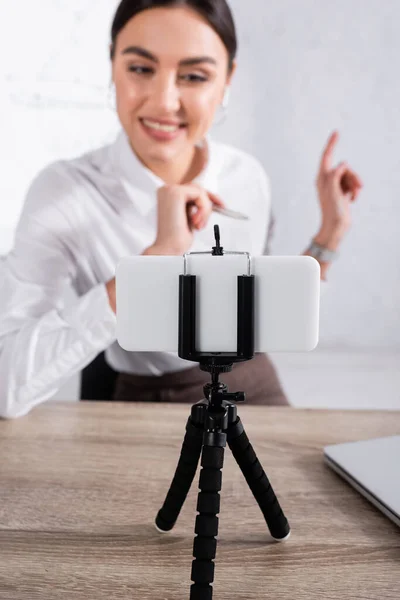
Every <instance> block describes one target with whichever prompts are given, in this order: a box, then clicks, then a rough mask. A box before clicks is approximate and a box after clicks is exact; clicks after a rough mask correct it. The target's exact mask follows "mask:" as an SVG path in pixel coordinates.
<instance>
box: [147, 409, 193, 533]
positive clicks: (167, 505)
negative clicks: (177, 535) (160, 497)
mask: <svg viewBox="0 0 400 600" xmlns="http://www.w3.org/2000/svg"><path fill="white" fill-rule="evenodd" d="M202 412H203V409H202V404H198V405H195V407H193V409H192V415H191V416H190V417H189V419H188V421H187V424H186V434H185V437H184V440H183V444H182V449H181V454H180V457H179V461H178V465H177V467H176V471H175V475H174V478H173V480H172V483H171V486H170V488H169V490H168V493H167V496H166V498H165V501H164V504H163V506H162V507H161V509H160V510H159V511H158V514H157V517H156V522H155V525H156V528H157V529H158V531H160V532H166V531H170V530H171V529H172V528H173V526H174V525H175V522H176V520H177V518H178V516H179V513H180V511H181V508H182V506H183V503H184V502H185V499H186V496H187V494H188V492H189V490H190V486H191V485H192V482H193V479H194V476H195V474H196V470H197V465H198V464H199V459H200V454H201V447H202V444H203V433H204V425H203V424H202V423H201V415H202ZM203 419H204V416H203Z"/></svg>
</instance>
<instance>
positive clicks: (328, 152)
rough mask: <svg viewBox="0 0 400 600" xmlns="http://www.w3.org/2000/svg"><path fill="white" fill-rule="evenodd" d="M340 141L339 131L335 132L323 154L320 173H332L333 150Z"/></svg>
mask: <svg viewBox="0 0 400 600" xmlns="http://www.w3.org/2000/svg"><path fill="white" fill-rule="evenodd" d="M338 139H339V133H338V132H337V131H334V132H333V133H332V134H331V136H330V138H329V140H328V143H327V145H326V147H325V150H324V151H323V153H322V158H321V165H320V173H321V172H323V173H326V172H327V171H330V170H331V168H332V155H333V150H334V148H335V145H336V142H337V141H338Z"/></svg>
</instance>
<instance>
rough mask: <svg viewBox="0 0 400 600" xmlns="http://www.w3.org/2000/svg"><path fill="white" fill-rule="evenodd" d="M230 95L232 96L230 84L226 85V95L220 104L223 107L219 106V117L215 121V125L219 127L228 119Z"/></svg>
mask: <svg viewBox="0 0 400 600" xmlns="http://www.w3.org/2000/svg"><path fill="white" fill-rule="evenodd" d="M229 97H230V88H229V87H228V86H226V88H225V93H224V97H223V99H222V102H221V104H220V107H221V108H219V109H218V111H217V119H216V120H215V121H214V123H213V127H218V126H219V125H221V124H222V123H223V122H224V121H225V120H226V117H227V114H228V110H227V109H228V104H229Z"/></svg>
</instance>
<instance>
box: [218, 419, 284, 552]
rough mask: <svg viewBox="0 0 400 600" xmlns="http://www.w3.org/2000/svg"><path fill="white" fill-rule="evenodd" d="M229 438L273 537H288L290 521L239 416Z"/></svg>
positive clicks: (231, 447)
mask: <svg viewBox="0 0 400 600" xmlns="http://www.w3.org/2000/svg"><path fill="white" fill-rule="evenodd" d="M227 438H228V444H229V447H230V449H231V450H232V454H233V456H234V457H235V459H236V462H237V463H238V465H239V467H240V469H241V471H242V473H243V475H244V476H245V478H246V481H247V483H248V485H249V487H250V489H251V491H252V492H253V495H254V498H255V499H256V500H257V502H258V505H259V507H260V509H261V511H262V513H263V515H264V518H265V520H266V522H267V525H268V528H269V531H270V533H271V535H272V537H273V538H274V539H276V540H278V541H283V540H285V539H287V538H288V537H289V534H290V526H289V523H288V522H287V519H286V517H285V515H284V514H283V511H282V509H281V507H280V504H279V502H278V499H277V497H276V496H275V493H274V490H273V489H272V486H271V484H270V482H269V479H268V477H267V476H266V474H265V472H264V469H263V468H262V466H261V464H260V461H259V460H258V458H257V455H256V453H255V452H254V450H253V446H252V445H251V444H250V442H249V438H248V437H247V435H246V432H245V430H244V428H243V425H242V422H241V420H240V419H239V417H238V418H237V421H236V422H235V423H232V424H231V425H229V427H228V431H227Z"/></svg>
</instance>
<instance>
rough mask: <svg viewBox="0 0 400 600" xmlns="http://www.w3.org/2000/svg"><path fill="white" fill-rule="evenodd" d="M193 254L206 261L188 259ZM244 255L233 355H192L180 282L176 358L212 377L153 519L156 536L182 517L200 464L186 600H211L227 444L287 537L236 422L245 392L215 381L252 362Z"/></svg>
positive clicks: (250, 298) (191, 285) (192, 297)
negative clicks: (235, 366)
mask: <svg viewBox="0 0 400 600" xmlns="http://www.w3.org/2000/svg"><path fill="white" fill-rule="evenodd" d="M214 235H215V241H216V245H215V246H213V249H212V252H211V254H212V255H213V256H223V254H224V250H223V248H222V247H221V246H220V236H219V227H218V225H215V226H214ZM192 254H210V253H209V252H206V253H204V252H201V253H200V252H194V253H192ZM226 254H246V255H247V257H248V273H247V275H240V276H238V286H237V291H238V294H237V300H238V311H237V351H236V353H235V352H211V353H207V352H198V351H197V350H196V326H195V325H196V276H193V275H190V274H187V273H186V255H185V256H184V260H185V269H184V274H183V275H180V276H179V342H178V354H179V356H180V357H181V358H184V359H186V360H190V361H195V362H198V363H199V366H200V369H201V370H203V371H207V372H209V373H210V374H211V382H210V383H207V384H206V385H205V386H204V387H203V391H204V399H202V400H200V401H199V402H197V403H196V404H194V405H193V406H192V409H191V415H190V417H189V419H188V421H187V425H186V435H185V438H184V441H183V445H182V450H181V455H180V458H179V461H178V466H177V468H176V471H175V475H174V478H173V480H172V483H171V486H170V488H169V491H168V493H167V496H166V499H165V501H164V504H163V506H162V508H161V509H160V511H159V512H158V514H157V517H156V527H157V529H158V530H159V531H160V532H166V531H170V530H171V529H172V528H173V526H174V524H175V522H176V520H177V518H178V516H179V513H180V511H181V508H182V506H183V503H184V501H185V499H186V496H187V494H188V492H189V489H190V486H191V484H192V482H193V479H194V476H195V474H196V470H197V466H198V463H199V460H200V457H201V467H202V469H201V471H200V480H199V488H200V492H199V494H198V501H197V511H198V513H199V514H198V515H197V517H196V525H195V534H196V536H195V538H194V546H193V556H194V560H193V562H192V573H191V580H192V581H193V584H192V585H191V588H190V600H211V599H212V594H213V588H212V585H211V584H212V583H213V581H214V566H215V565H214V559H215V556H216V548H217V535H218V517H217V514H218V513H219V512H220V494H219V492H220V491H221V487H222V467H223V460H224V451H225V447H226V443H228V445H229V447H230V449H231V451H232V453H233V456H234V457H235V459H236V461H237V463H238V465H239V467H240V469H241V471H242V473H243V475H244V477H245V479H246V481H247V483H248V485H249V487H250V489H251V491H252V493H253V495H254V497H255V499H256V501H257V503H258V505H259V507H260V509H261V511H262V513H263V515H264V518H265V521H266V523H267V525H268V528H269V531H270V533H271V536H272V537H273V538H274V539H275V540H276V541H283V540H286V539H287V538H288V537H289V535H290V527H289V523H288V521H287V519H286V517H285V515H284V514H283V511H282V509H281V507H280V504H279V502H278V499H277V497H276V495H275V493H274V491H273V489H272V487H271V484H270V482H269V480H268V477H267V475H266V474H265V472H264V470H263V468H262V466H261V464H260V462H259V460H258V458H257V456H256V454H255V452H254V450H253V447H252V445H251V444H250V442H249V439H248V437H247V435H246V433H245V431H244V428H243V425H242V422H241V420H240V418H239V417H238V415H237V407H236V404H235V402H244V401H245V393H244V392H233V393H229V392H228V388H227V386H226V385H225V384H223V383H222V382H220V381H219V375H220V374H221V373H227V372H229V371H231V370H232V368H233V364H234V363H235V362H239V361H246V360H251V359H252V358H253V356H254V282H255V280H254V275H251V260H250V255H249V254H248V253H245V252H226Z"/></svg>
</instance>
